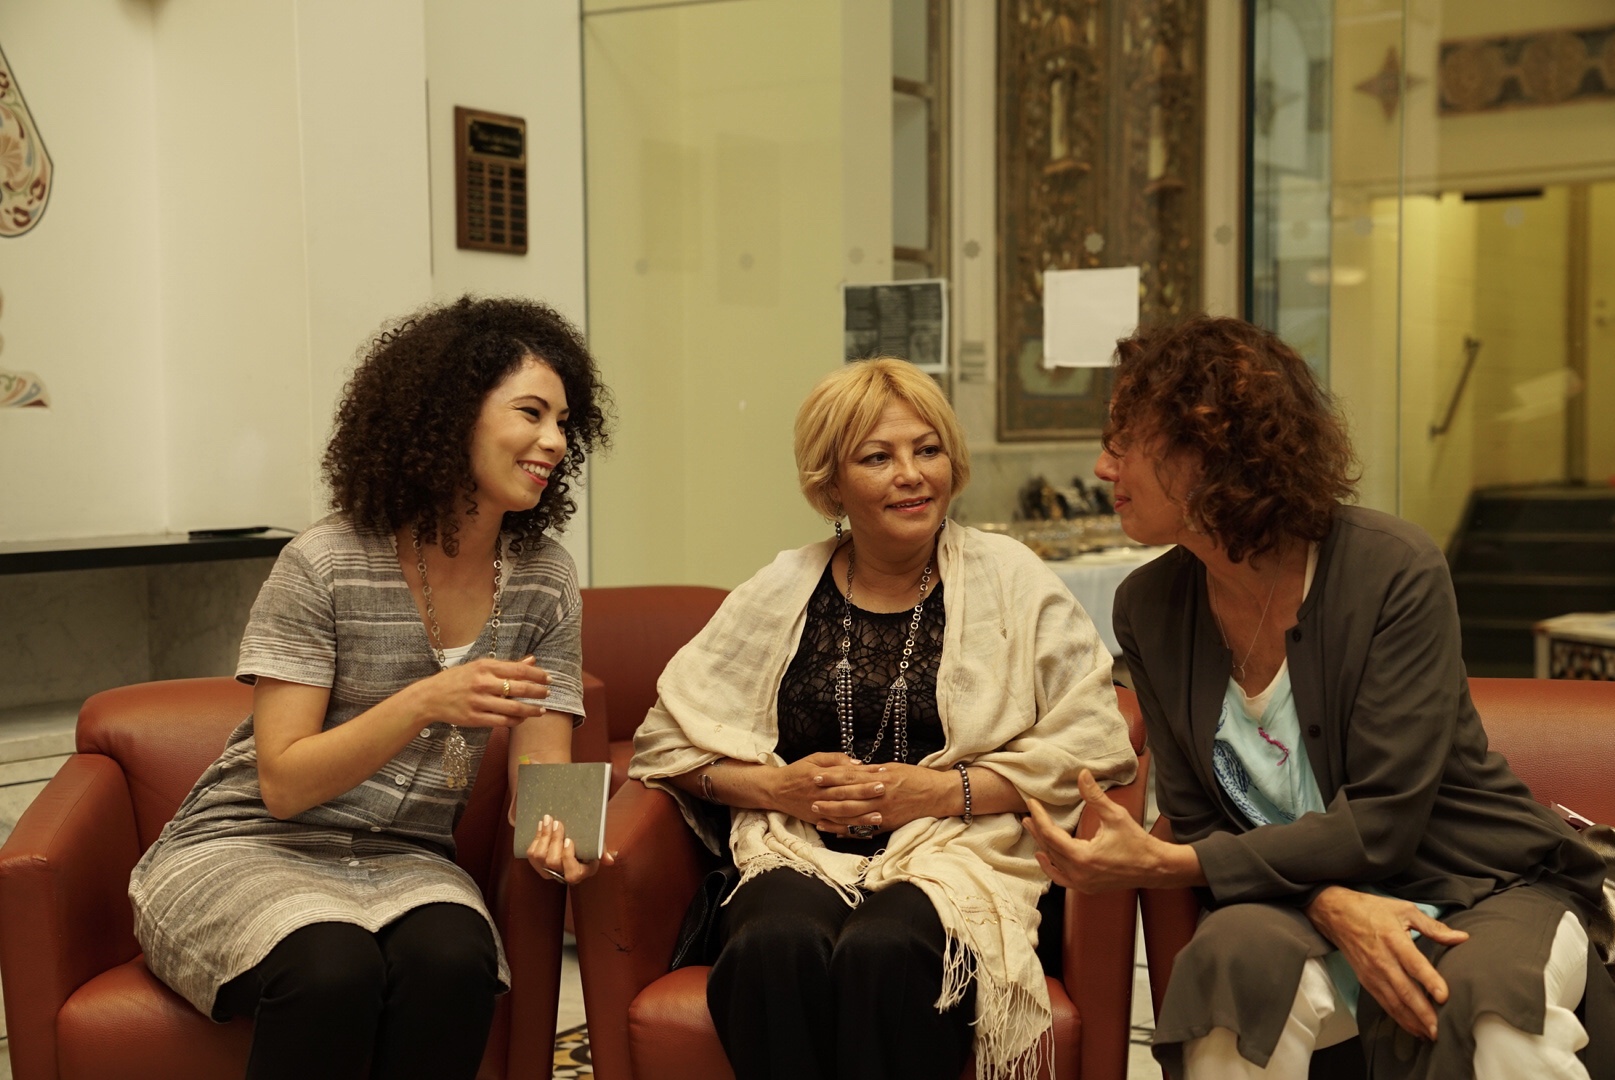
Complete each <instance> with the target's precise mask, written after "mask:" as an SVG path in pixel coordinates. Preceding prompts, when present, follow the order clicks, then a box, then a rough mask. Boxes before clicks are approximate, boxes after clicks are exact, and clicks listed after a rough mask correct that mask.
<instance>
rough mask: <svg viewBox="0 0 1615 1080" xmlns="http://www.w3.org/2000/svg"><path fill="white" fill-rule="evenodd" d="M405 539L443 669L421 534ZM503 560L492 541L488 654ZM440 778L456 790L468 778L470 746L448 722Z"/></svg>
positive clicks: (494, 650)
mask: <svg viewBox="0 0 1615 1080" xmlns="http://www.w3.org/2000/svg"><path fill="white" fill-rule="evenodd" d="M409 542H410V543H411V544H412V545H414V547H415V572H416V573H418V574H420V576H421V597H422V599H424V600H425V601H426V625H427V626H429V627H431V630H432V655H433V656H434V657H436V658H437V666H438V667H439V668H440V669H441V670H443V671H447V670H448V669H449V654H448V652H447V650H445V649H444V648H443V631H442V630H441V629H440V628H439V627H438V625H437V611H436V610H435V609H434V608H433V607H432V586H431V585H430V584H428V583H427V580H426V556H425V555H424V554H422V553H421V535H420V533H419V532H418V531H417V530H416V529H414V528H411V529H410V530H409ZM504 568H505V563H504V560H503V559H501V558H500V551H499V547H498V544H497V542H495V546H494V553H493V615H492V616H491V617H490V619H489V626H490V633H489V640H488V655H489V656H494V657H497V656H498V655H499V613H500V612H499V600H500V597H501V596H502V595H503V593H504V574H503V571H504ZM443 777H444V779H443V782H444V784H446V785H447V786H448V787H449V788H450V789H452V790H454V791H459V790H461V789H462V788H464V787H465V786H466V785H467V784H469V783H470V782H471V746H470V744H468V743H467V742H466V741H465V735H464V734H463V733H462V732H461V731H460V729H459V727H458V726H457V725H455V724H450V725H449V734H448V737H447V738H446V739H444V740H443Z"/></svg>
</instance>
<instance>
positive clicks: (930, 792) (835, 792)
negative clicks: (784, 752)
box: [774, 753, 958, 836]
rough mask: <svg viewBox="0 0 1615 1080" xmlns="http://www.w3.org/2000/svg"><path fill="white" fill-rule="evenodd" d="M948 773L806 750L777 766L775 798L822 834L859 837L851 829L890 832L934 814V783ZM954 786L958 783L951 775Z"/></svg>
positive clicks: (935, 788)
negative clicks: (802, 756)
mask: <svg viewBox="0 0 1615 1080" xmlns="http://www.w3.org/2000/svg"><path fill="white" fill-rule="evenodd" d="M948 776H953V773H951V772H949V773H948ZM948 776H943V775H942V774H941V773H939V772H937V771H936V770H934V769H924V768H921V767H919V766H918V765H904V764H899V763H898V762H895V761H891V762H885V763H883V764H879V765H871V764H866V763H864V762H861V761H859V760H858V759H857V758H853V757H849V756H848V755H846V754H837V753H818V754H809V755H808V756H806V757H804V758H801V759H799V760H797V761H794V762H792V763H791V764H789V765H786V766H785V767H784V768H782V769H779V770H777V778H776V780H775V789H774V791H775V801H776V804H777V806H778V808H779V809H780V810H782V811H783V812H785V813H787V814H790V815H791V816H792V817H796V818H800V819H801V820H803V821H807V822H810V823H812V825H813V827H814V828H816V829H818V830H819V831H820V832H822V833H829V834H831V835H834V836H857V835H859V834H858V833H855V832H853V831H852V830H853V829H854V828H858V829H873V830H874V831H876V832H890V831H891V830H893V829H896V828H899V827H901V826H903V825H907V824H908V823H909V822H911V821H913V820H914V819H916V818H921V817H934V816H936V814H937V809H936V808H937V805H938V803H937V797H936V792H937V781H938V778H940V779H941V780H943V781H946V780H947V779H948ZM953 786H955V787H957V786H958V780H957V779H956V778H955V779H954V780H953ZM871 835H872V834H871Z"/></svg>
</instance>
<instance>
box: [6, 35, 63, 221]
mask: <svg viewBox="0 0 1615 1080" xmlns="http://www.w3.org/2000/svg"><path fill="white" fill-rule="evenodd" d="M52 176H53V173H52V171H51V163H50V154H49V153H47V152H46V150H45V143H44V141H43V140H42V139H40V137H39V128H38V127H37V126H36V125H35V124H34V118H33V116H32V115H31V114H30V113H29V112H28V103H27V102H25V101H23V99H22V88H21V87H19V86H18V85H17V79H16V76H14V75H13V74H12V73H11V63H10V62H9V61H8V60H7V59H6V54H5V50H3V49H0V236H21V235H22V234H23V233H25V232H27V231H28V230H29V229H32V228H33V227H34V226H35V225H37V224H39V219H40V217H41V216H42V215H43V214H44V213H45V204H46V203H47V202H49V201H50V185H51V178H52Z"/></svg>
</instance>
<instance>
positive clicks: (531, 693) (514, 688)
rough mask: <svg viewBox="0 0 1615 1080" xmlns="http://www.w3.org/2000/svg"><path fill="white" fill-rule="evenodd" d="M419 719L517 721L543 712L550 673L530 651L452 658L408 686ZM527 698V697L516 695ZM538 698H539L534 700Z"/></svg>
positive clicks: (464, 723)
mask: <svg viewBox="0 0 1615 1080" xmlns="http://www.w3.org/2000/svg"><path fill="white" fill-rule="evenodd" d="M408 693H409V694H410V695H411V696H412V697H413V698H414V699H415V700H414V704H415V707H416V710H417V711H416V715H417V716H419V717H420V718H421V719H422V720H426V721H432V722H438V723H448V724H455V725H458V726H459V727H515V726H516V725H517V724H520V723H521V722H522V721H523V720H527V719H529V718H531V717H534V716H543V715H544V711H545V710H544V706H543V705H541V704H539V703H538V701H542V700H543V699H544V698H546V697H548V696H549V693H550V674H549V672H547V671H545V670H544V669H543V668H540V667H538V666H537V662H536V661H535V660H534V659H533V658H532V657H531V656H529V657H526V658H524V659H522V660H490V659H482V660H472V661H470V662H468V663H464V664H456V665H455V666H453V667H451V668H448V669H446V670H444V671H440V672H438V673H437V674H436V675H433V676H431V677H430V678H427V679H422V680H421V681H420V682H418V683H415V684H414V685H412V686H411V687H409V689H408ZM522 698H526V699H529V700H525V701H523V700H518V699H522ZM532 699H538V701H535V700H532Z"/></svg>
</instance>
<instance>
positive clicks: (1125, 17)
mask: <svg viewBox="0 0 1615 1080" xmlns="http://www.w3.org/2000/svg"><path fill="white" fill-rule="evenodd" d="M1204 52H1205V14H1204V5H1203V4H1201V3H1200V2H1199V0H999V33H998V72H999V74H998V83H999V85H998V101H999V125H998V131H999V134H998V139H999V145H998V214H999V220H998V234H999V244H998V250H999V275H998V279H999V296H998V328H999V329H998V381H999V403H998V437H999V438H1000V439H1001V440H1006V441H1011V440H1030V439H1078V438H1092V437H1094V436H1095V435H1096V434H1097V433H1098V430H1099V428H1100V427H1102V426H1103V424H1104V419H1105V407H1106V404H1107V403H1108V401H1109V399H1110V385H1111V375H1110V373H1109V372H1108V371H1105V370H1103V369H1080V370H1079V369H1063V370H1055V371H1045V370H1043V367H1042V357H1043V342H1042V336H1043V293H1042V275H1043V271H1044V270H1048V269H1058V270H1073V269H1084V268H1090V267H1100V266H1133V265H1136V266H1138V267H1139V268H1140V282H1139V292H1140V298H1139V305H1140V317H1141V320H1142V321H1143V322H1145V323H1149V322H1153V321H1158V320H1162V319H1169V318H1173V317H1176V316H1179V315H1182V314H1186V313H1189V312H1192V311H1195V310H1196V309H1197V308H1198V306H1199V296H1200V231H1201V203H1202V198H1201V189H1202V181H1201V161H1202V153H1203V151H1202V145H1201V140H1202V130H1203V127H1204V110H1205V105H1204V102H1205V93H1204V75H1203V70H1204V65H1203V63H1202V58H1203V56H1204Z"/></svg>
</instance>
